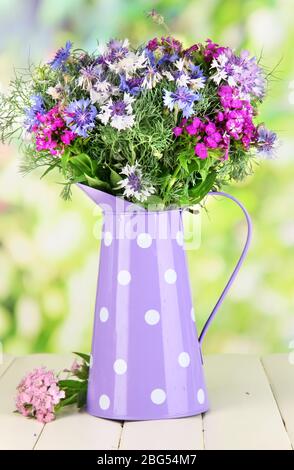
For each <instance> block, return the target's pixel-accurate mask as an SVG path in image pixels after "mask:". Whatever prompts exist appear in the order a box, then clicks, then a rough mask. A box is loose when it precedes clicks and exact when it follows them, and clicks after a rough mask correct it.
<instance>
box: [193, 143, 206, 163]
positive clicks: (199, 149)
mask: <svg viewBox="0 0 294 470" xmlns="http://www.w3.org/2000/svg"><path fill="white" fill-rule="evenodd" d="M194 151H195V155H197V156H198V157H199V158H201V160H205V158H207V157H208V153H207V148H206V146H205V145H204V144H203V143H198V144H196V145H195V148H194Z"/></svg>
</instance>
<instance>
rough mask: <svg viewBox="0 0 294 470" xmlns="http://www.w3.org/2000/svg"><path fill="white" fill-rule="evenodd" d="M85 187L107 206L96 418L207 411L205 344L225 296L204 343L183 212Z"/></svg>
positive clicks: (97, 327)
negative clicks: (155, 207) (141, 204)
mask: <svg viewBox="0 0 294 470" xmlns="http://www.w3.org/2000/svg"><path fill="white" fill-rule="evenodd" d="M78 186H79V187H80V188H81V189H82V190H83V191H84V192H85V193H86V194H87V195H88V196H89V197H90V198H91V199H92V200H93V201H94V202H95V203H96V204H99V205H100V206H101V208H102V210H103V216H104V223H103V229H102V237H101V248H100V265H99V276H98V285H97V296H96V307H95V322H94V332H93V341H92V353H91V360H90V374H89V386H88V397H87V410H88V412H89V413H90V414H92V415H94V416H99V417H102V418H109V419H117V420H150V419H167V418H177V417H183V416H191V415H197V414H199V413H203V412H205V411H207V410H208V408H209V402H208V397H207V390H206V386H205V382H204V376H203V367H202V356H201V341H202V337H203V335H204V333H205V332H206V329H207V327H208V325H209V322H210V321H211V319H212V318H213V316H214V314H215V311H216V309H217V308H218V306H219V303H220V302H221V301H222V298H221V299H220V301H219V303H218V304H217V306H216V307H215V311H213V312H212V314H211V315H210V317H209V319H208V321H207V323H206V325H205V326H204V329H203V331H202V334H201V335H200V337H199V338H198V335H197V331H196V325H195V315H194V309H193V305H192V298H191V292H190V285H189V277H188V270H187V263H186V252H185V246H184V234H183V221H182V216H183V211H182V210H181V209H179V210H178V209H177V210H167V211H162V212H155V211H146V210H144V209H143V208H141V207H138V206H135V205H134V204H131V203H129V202H127V201H124V200H123V199H120V198H116V197H114V196H112V195H110V194H106V193H103V192H101V191H98V190H96V189H93V188H90V187H87V186H84V185H78ZM191 217H192V216H191ZM249 228H250V227H249ZM247 242H249V240H247ZM244 250H247V246H245V248H244ZM244 250H243V254H242V256H243V255H244ZM241 262H242V257H241V258H240V260H239V263H241ZM239 267H240V266H237V267H236V268H235V269H236V270H238V269H239ZM235 274H236V272H234V273H233V275H232V276H234V275H235ZM232 276H231V277H232ZM232 280H233V279H230V281H232ZM230 281H229V282H230ZM228 287H229V285H227V286H226V288H225V290H226V289H228ZM225 294H226V292H223V296H225Z"/></svg>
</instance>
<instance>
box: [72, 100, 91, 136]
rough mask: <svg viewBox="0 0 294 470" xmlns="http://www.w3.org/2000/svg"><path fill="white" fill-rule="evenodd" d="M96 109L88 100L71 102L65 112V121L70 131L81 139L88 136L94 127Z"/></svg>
mask: <svg viewBox="0 0 294 470" xmlns="http://www.w3.org/2000/svg"><path fill="white" fill-rule="evenodd" d="M96 115H97V109H96V108H95V106H93V105H92V104H91V102H90V100H89V99H85V100H84V99H81V100H78V101H77V100H76V101H73V102H72V103H70V104H69V105H68V107H67V108H66V110H65V121H66V123H67V125H68V126H69V127H70V128H71V130H72V131H73V132H74V133H75V134H77V135H80V136H82V137H87V136H88V131H90V130H91V129H93V127H94V126H95V117H96Z"/></svg>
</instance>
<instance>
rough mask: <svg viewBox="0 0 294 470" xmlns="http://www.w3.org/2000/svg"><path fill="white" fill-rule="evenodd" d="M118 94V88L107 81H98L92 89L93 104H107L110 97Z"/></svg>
mask: <svg viewBox="0 0 294 470" xmlns="http://www.w3.org/2000/svg"><path fill="white" fill-rule="evenodd" d="M118 92H119V89H118V87H115V86H113V85H112V84H111V83H109V82H108V81H107V80H102V81H97V82H96V83H95V84H94V85H93V87H92V88H91V89H90V98H91V102H92V103H98V104H99V105H102V104H105V103H106V101H107V100H108V99H109V98H110V96H113V95H117V94H118Z"/></svg>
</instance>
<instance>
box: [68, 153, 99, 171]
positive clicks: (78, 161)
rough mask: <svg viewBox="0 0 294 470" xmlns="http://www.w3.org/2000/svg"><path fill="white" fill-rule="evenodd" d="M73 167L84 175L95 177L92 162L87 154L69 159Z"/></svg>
mask: <svg viewBox="0 0 294 470" xmlns="http://www.w3.org/2000/svg"><path fill="white" fill-rule="evenodd" d="M69 163H70V164H71V166H72V167H73V168H74V169H76V170H78V171H79V172H80V173H82V174H85V175H86V174H89V175H90V176H94V173H93V167H92V160H91V158H90V157H89V155H87V154H86V153H80V154H79V155H76V156H75V157H72V158H70V159H69Z"/></svg>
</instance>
